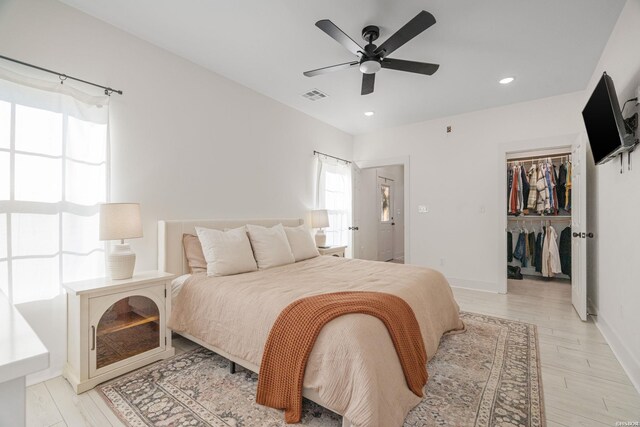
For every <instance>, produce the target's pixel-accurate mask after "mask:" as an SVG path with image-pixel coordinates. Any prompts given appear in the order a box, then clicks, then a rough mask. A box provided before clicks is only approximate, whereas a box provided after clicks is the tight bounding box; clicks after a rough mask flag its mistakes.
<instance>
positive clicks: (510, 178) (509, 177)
mask: <svg viewBox="0 0 640 427" xmlns="http://www.w3.org/2000/svg"><path fill="white" fill-rule="evenodd" d="M512 187H513V168H510V167H507V200H508V201H509V202H510V201H511V188H512ZM509 202H507V203H509ZM510 210H511V209H510V208H509V206H507V212H509V211H510Z"/></svg>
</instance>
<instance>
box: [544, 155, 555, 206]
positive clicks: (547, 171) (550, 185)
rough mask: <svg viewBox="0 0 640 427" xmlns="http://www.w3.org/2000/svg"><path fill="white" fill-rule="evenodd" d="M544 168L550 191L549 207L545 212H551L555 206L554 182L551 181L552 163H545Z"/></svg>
mask: <svg viewBox="0 0 640 427" xmlns="http://www.w3.org/2000/svg"><path fill="white" fill-rule="evenodd" d="M543 168H544V177H545V181H546V183H547V193H549V208H548V209H545V213H551V212H552V210H553V207H554V199H553V182H552V181H551V171H550V169H551V168H550V165H549V164H545V165H544V166H543Z"/></svg>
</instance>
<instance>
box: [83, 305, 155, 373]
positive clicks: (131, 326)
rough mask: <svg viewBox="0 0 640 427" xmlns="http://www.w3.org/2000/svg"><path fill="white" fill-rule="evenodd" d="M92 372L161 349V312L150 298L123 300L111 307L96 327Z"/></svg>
mask: <svg viewBox="0 0 640 427" xmlns="http://www.w3.org/2000/svg"><path fill="white" fill-rule="evenodd" d="M94 333H95V341H94V342H95V352H96V353H95V357H96V364H95V369H100V368H104V367H106V366H109V365H112V364H114V363H117V362H120V361H123V360H125V359H128V358H130V357H133V356H135V355H138V354H141V353H144V352H146V351H149V350H153V349H156V348H158V347H159V346H160V339H161V331H160V312H159V309H158V305H157V304H156V302H155V301H153V300H152V299H151V298H148V297H146V296H142V295H132V296H127V297H124V298H122V299H120V300H118V301H116V302H115V303H113V304H112V305H111V306H110V307H109V308H108V309H107V310H106V311H105V312H104V313H103V314H102V317H100V320H99V321H98V323H97V326H96V327H95V332H94Z"/></svg>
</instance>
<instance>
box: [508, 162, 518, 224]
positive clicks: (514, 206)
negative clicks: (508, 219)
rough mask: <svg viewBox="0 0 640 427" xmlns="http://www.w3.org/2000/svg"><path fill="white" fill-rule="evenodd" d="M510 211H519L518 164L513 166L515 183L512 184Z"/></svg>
mask: <svg viewBox="0 0 640 427" xmlns="http://www.w3.org/2000/svg"><path fill="white" fill-rule="evenodd" d="M509 213H511V214H514V215H515V214H517V213H518V173H517V166H514V167H513V185H512V186H511V195H510V198H509Z"/></svg>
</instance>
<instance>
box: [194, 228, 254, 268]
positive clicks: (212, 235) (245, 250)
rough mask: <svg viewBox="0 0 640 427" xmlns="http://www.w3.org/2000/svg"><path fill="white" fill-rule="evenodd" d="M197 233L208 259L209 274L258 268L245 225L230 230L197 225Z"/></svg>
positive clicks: (205, 256)
mask: <svg viewBox="0 0 640 427" xmlns="http://www.w3.org/2000/svg"><path fill="white" fill-rule="evenodd" d="M196 233H197V234H198V238H199V239H200V244H201V245H202V252H203V253H204V258H205V260H207V275H208V276H229V275H231V274H239V273H247V272H249V271H256V270H257V269H258V266H257V265H256V260H255V258H253V252H252V251H251V243H249V238H248V237H247V230H246V229H245V228H244V227H240V228H234V229H233V230H229V231H220V230H212V229H209V228H202V227H196Z"/></svg>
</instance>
